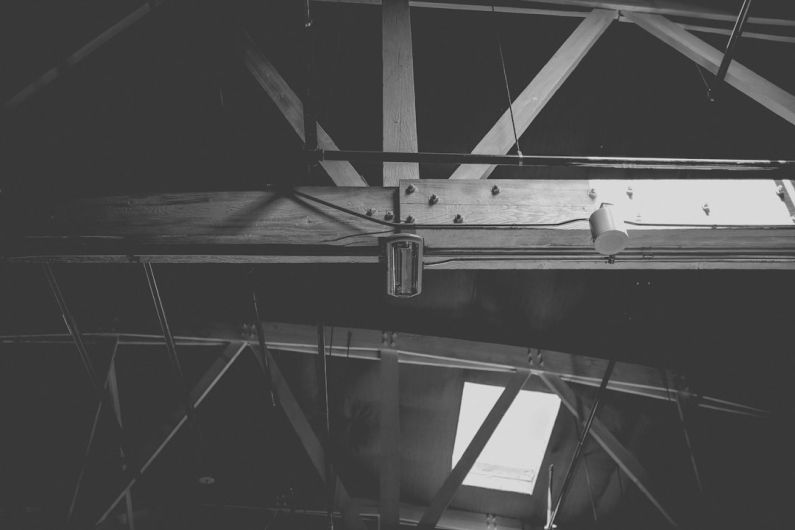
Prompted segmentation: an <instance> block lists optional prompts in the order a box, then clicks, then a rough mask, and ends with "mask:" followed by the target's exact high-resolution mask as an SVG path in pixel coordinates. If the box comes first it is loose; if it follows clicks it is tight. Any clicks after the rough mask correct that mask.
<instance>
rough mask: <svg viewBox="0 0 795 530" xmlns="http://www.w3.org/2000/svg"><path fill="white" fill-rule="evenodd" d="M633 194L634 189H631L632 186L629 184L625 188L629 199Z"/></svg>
mask: <svg viewBox="0 0 795 530" xmlns="http://www.w3.org/2000/svg"><path fill="white" fill-rule="evenodd" d="M633 195H635V191H634V190H633V189H632V186H629V187H628V188H627V197H629V198H630V199H631V198H632V196H633Z"/></svg>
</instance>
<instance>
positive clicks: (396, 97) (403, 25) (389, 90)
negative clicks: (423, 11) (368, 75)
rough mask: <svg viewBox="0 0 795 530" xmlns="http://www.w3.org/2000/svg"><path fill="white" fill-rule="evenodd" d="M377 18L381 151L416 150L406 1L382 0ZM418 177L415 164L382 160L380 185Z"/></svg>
mask: <svg viewBox="0 0 795 530" xmlns="http://www.w3.org/2000/svg"><path fill="white" fill-rule="evenodd" d="M381 20H382V28H383V31H382V54H383V63H384V64H383V68H384V74H383V75H384V78H383V82H384V90H383V102H384V114H383V133H384V142H383V143H384V151H399V152H409V153H416V152H417V150H418V149H417V111H416V109H415V106H414V52H413V50H412V45H411V14H410V12H409V0H383V3H382V7H381ZM418 178H420V170H419V164H417V163H395V162H384V186H397V185H398V184H399V182H400V180H401V179H418Z"/></svg>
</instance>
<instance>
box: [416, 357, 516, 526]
mask: <svg viewBox="0 0 795 530" xmlns="http://www.w3.org/2000/svg"><path fill="white" fill-rule="evenodd" d="M529 377H530V370H528V369H526V368H524V369H519V370H517V371H516V372H515V373H514V374H513V375H511V378H510V380H509V381H508V384H507V385H506V386H505V390H503V392H502V394H500V397H499V399H497V402H496V403H495V404H494V406H493V407H492V408H491V410H490V411H489V415H488V416H486V419H485V420H483V424H482V425H481V426H480V428H478V431H477V432H476V433H475V436H474V437H473V438H472V441H471V442H469V445H468V446H467V448H466V449H465V450H464V453H463V454H462V455H461V458H459V459H458V462H457V463H456V465H455V467H453V470H452V471H450V474H449V475H448V476H447V479H446V480H445V481H444V484H442V486H441V487H440V488H439V490H438V491H437V492H436V494H435V495H434V497H433V500H432V501H431V504H430V506H428V508H427V509H426V510H425V513H423V514H422V518H421V519H420V522H419V523H418V524H417V528H420V529H423V530H428V529H432V528H436V525H437V523H438V522H439V518H440V517H441V516H442V513H444V511H445V510H446V509H447V506H448V505H449V504H450V501H452V500H453V496H455V493H456V492H457V491H458V488H460V487H461V484H462V483H463V482H464V479H465V478H466V476H467V474H468V473H469V471H470V470H471V469H472V466H474V465H475V461H476V460H477V459H478V457H479V456H480V453H481V452H482V451H483V448H485V447H486V444H487V443H488V441H489V438H491V435H492V434H494V431H495V430H496V429H497V426H498V425H499V424H500V421H501V420H502V418H503V416H505V413H506V412H508V409H509V408H510V406H511V404H512V403H513V401H514V399H516V396H518V395H519V391H520V390H521V389H522V386H524V384H525V382H526V381H527V379H528V378H529Z"/></svg>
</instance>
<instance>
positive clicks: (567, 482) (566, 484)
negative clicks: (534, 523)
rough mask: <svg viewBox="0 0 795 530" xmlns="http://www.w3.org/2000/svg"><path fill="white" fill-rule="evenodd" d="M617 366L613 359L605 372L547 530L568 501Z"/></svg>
mask: <svg viewBox="0 0 795 530" xmlns="http://www.w3.org/2000/svg"><path fill="white" fill-rule="evenodd" d="M615 365H616V361H615V360H614V359H611V360H610V362H609V363H608V365H607V370H605V374H604V376H603V377H602V384H601V385H599V390H598V391H597V393H596V400H594V404H593V407H591V413H590V414H589V415H588V421H586V422H585V429H584V430H583V432H582V434H581V435H580V439H579V441H578V442H577V447H576V448H575V449H574V454H573V455H572V457H571V462H570V463H569V468H568V469H567V470H566V477H565V478H564V479H563V485H562V486H561V488H560V495H559V496H558V502H557V503H556V504H555V509H554V510H553V511H552V517H551V518H550V519H549V521H547V526H546V527H545V530H551V529H552V528H554V525H555V519H556V518H557V516H558V513H559V512H560V507H561V506H562V505H563V501H564V500H565V499H566V493H567V492H568V490H569V487H570V486H571V479H572V478H573V477H574V471H575V470H576V469H577V462H578V460H579V458H580V454H582V448H583V446H584V445H585V440H586V439H588V434H589V433H590V432H591V425H592V424H593V420H594V418H596V413H597V412H598V411H599V406H600V405H601V404H602V396H603V395H604V393H605V390H606V389H607V383H608V381H610V376H611V375H612V374H613V368H614V367H615Z"/></svg>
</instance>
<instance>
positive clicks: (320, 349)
mask: <svg viewBox="0 0 795 530" xmlns="http://www.w3.org/2000/svg"><path fill="white" fill-rule="evenodd" d="M327 355H328V352H327V351H326V337H325V329H324V327H323V324H322V323H321V324H318V325H317V357H318V370H319V381H320V412H321V414H322V417H323V422H324V424H323V428H324V430H325V432H324V442H325V446H326V447H325V464H326V510H327V513H328V518H327V519H328V520H327V523H328V528H329V530H334V486H335V483H336V480H335V479H334V464H333V462H332V456H331V454H332V451H331V418H330V414H329V405H328V366H327V362H326V360H327V359H326V357H327Z"/></svg>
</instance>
